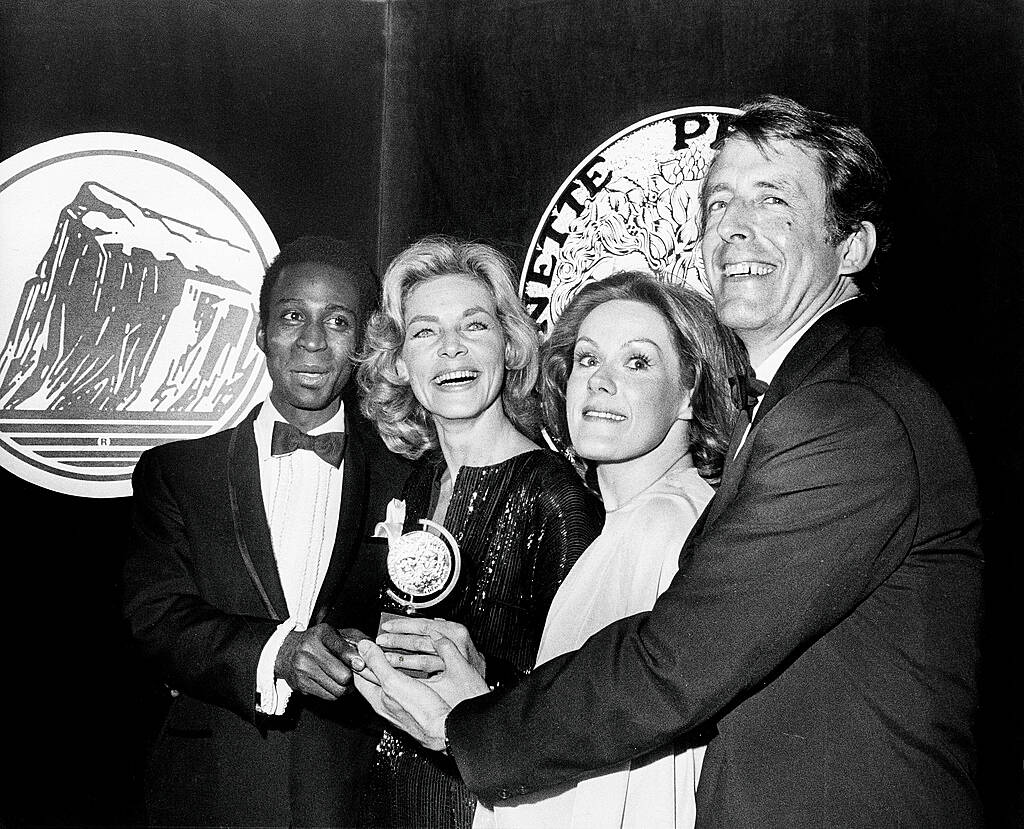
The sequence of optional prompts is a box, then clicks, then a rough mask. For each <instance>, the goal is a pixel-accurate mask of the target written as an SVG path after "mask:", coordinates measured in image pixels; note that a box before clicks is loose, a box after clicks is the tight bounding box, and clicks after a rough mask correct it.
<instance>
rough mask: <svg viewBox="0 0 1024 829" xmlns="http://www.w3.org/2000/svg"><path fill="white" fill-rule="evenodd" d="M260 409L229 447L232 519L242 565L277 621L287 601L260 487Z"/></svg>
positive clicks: (235, 431) (285, 614) (282, 617)
mask: <svg viewBox="0 0 1024 829" xmlns="http://www.w3.org/2000/svg"><path fill="white" fill-rule="evenodd" d="M259 410H260V407H259V406H257V407H256V408H254V409H253V410H252V411H251V412H249V415H248V416H247V417H246V418H245V420H243V421H242V422H241V423H239V424H238V426H236V427H235V428H234V429H233V430H232V433H231V442H230V444H229V447H228V491H229V494H230V499H231V520H232V522H233V523H234V529H235V540H236V541H237V543H238V549H239V553H240V554H241V556H242V563H243V564H244V566H245V569H246V572H247V573H248V574H249V578H250V579H252V582H253V586H254V587H255V588H256V592H257V593H259V595H260V599H261V600H262V601H263V606H264V608H265V609H266V611H267V614H268V615H269V616H270V618H271V619H273V620H274V621H278V622H280V621H284V620H285V619H287V618H288V602H287V601H286V600H285V597H284V589H283V588H282V587H281V577H280V576H279V575H278V572H277V560H276V559H275V558H274V547H273V542H272V541H271V538H270V524H269V522H268V521H267V510H266V507H265V506H264V504H263V489H262V487H261V486H260V465H259V454H258V451H257V449H256V437H255V434H254V433H253V421H254V420H255V419H256V414H257V412H259Z"/></svg>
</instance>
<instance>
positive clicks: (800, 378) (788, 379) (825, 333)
mask: <svg viewBox="0 0 1024 829" xmlns="http://www.w3.org/2000/svg"><path fill="white" fill-rule="evenodd" d="M866 306H867V302H866V301H865V300H863V299H854V300H850V301H849V302H844V303H843V304H842V305H840V306H838V307H837V308H834V309H833V310H831V311H828V312H826V313H825V314H823V315H822V316H821V317H820V318H819V319H818V320H817V321H816V322H815V323H814V325H812V326H811V327H810V328H809V329H807V331H805V332H804V335H803V336H802V337H801V338H800V339H799V340H798V341H797V343H796V345H794V346H793V350H792V351H790V352H789V354H787V355H786V359H785V360H783V361H782V365H781V366H779V370H778V372H776V374H775V378H774V379H773V380H772V382H771V385H770V386H768V390H767V391H766V392H765V393H764V399H763V400H762V401H761V405H760V406H758V408H757V414H756V415H754V422H753V425H752V426H751V428H752V429H753V428H755V427H756V426H757V424H758V423H760V422H761V420H762V419H763V418H764V417H765V415H767V414H768V412H770V411H771V410H772V409H773V408H774V407H775V404H776V403H778V402H779V401H780V400H781V399H782V398H783V397H785V396H786V395H787V394H789V393H790V392H792V391H793V390H794V389H796V388H798V387H799V386H800V384H801V383H803V382H804V380H806V379H807V376H808V375H809V374H810V373H811V372H812V371H813V370H814V368H815V367H816V366H817V365H819V364H820V363H821V362H822V360H825V359H827V358H828V355H829V352H831V351H832V349H833V348H834V347H835V346H836V344H837V343H839V342H840V341H841V340H842V339H843V338H844V337H846V336H847V335H848V334H849V333H850V328H851V326H852V325H853V324H856V318H858V317H861V316H862V315H863V313H864V311H865V308H866Z"/></svg>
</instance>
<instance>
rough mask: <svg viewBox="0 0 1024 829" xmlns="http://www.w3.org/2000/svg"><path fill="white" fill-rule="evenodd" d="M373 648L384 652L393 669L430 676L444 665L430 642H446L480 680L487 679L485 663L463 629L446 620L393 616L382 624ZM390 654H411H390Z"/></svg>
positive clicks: (466, 631)
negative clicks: (452, 645) (467, 663)
mask: <svg viewBox="0 0 1024 829" xmlns="http://www.w3.org/2000/svg"><path fill="white" fill-rule="evenodd" d="M380 630H381V632H380V633H379V634H378V636H377V644H378V645H380V646H381V648H383V650H384V655H385V656H386V657H387V659H388V661H389V662H390V663H391V664H392V665H393V666H394V667H396V668H403V669H406V670H416V671H424V672H426V673H427V674H434V673H437V672H438V671H443V670H444V669H445V663H444V661H443V660H442V659H441V657H440V656H438V655H437V652H436V650H435V649H434V639H435V638H439V637H444V638H445V639H450V640H451V641H452V642H453V643H454V644H455V647H457V648H458V649H459V653H461V654H462V656H463V657H464V658H465V659H466V660H467V661H468V662H469V664H470V665H472V667H473V669H474V670H475V671H476V672H477V673H478V674H480V676H482V677H485V676H487V663H486V661H485V660H484V657H483V655H482V654H481V653H480V652H479V651H478V650H477V649H476V646H475V645H474V644H473V640H472V638H471V637H470V635H469V631H468V630H466V627H465V626H464V625H460V624H459V623H458V622H449V621H448V620H447V619H428V618H425V617H420V616H412V617H410V616H396V617H394V618H391V619H388V620H386V621H385V622H383V623H382V624H381V626H380ZM392 650H403V651H412V652H413V653H404V654H403V653H392Z"/></svg>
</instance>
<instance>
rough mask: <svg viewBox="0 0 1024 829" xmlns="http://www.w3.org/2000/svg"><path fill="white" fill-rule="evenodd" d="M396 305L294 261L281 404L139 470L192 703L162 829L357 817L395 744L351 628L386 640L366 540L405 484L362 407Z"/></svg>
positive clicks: (349, 250) (279, 321)
mask: <svg viewBox="0 0 1024 829" xmlns="http://www.w3.org/2000/svg"><path fill="white" fill-rule="evenodd" d="M376 295H377V283H376V279H375V278H374V276H373V274H372V272H371V271H370V269H369V267H368V266H367V265H366V264H365V261H364V260H363V258H362V257H361V255H360V254H359V252H358V251H357V249H356V248H354V247H353V246H351V245H349V244H348V243H345V242H342V241H339V240H335V239H330V238H326V237H303V238H301V239H298V240H296V241H295V242H293V243H291V244H290V245H287V246H285V248H284V249H283V250H282V251H281V252H280V254H279V255H278V257H277V258H276V259H275V260H274V262H273V263H272V264H271V266H270V268H269V269H268V270H267V273H266V275H265V277H264V281H263V286H262V289H261V292H260V323H259V327H258V331H257V335H256V337H257V344H258V346H259V348H260V350H262V351H263V353H264V354H265V355H266V361H267V369H268V372H269V374H270V378H271V381H272V390H271V392H270V395H269V398H268V399H267V400H265V401H264V402H263V403H262V404H261V405H260V406H258V407H256V408H255V409H254V410H253V411H252V412H250V414H249V415H248V416H247V417H246V418H245V420H244V421H243V422H242V423H241V424H239V425H238V426H237V427H235V428H233V429H228V430H226V431H223V432H220V433H218V434H215V435H210V436H208V437H204V438H201V439H198V440H191V441H179V442H175V443H170V444H166V445H163V446H159V447H156V448H154V449H150V450H148V451H147V452H145V453H144V454H143V455H142V458H141V459H140V460H139V463H138V465H137V467H136V469H135V474H134V478H133V487H134V497H133V525H132V531H133V535H132V538H133V546H132V549H131V550H130V553H129V557H128V560H127V563H126V567H125V589H126V615H127V618H128V621H129V623H130V626H131V630H132V633H133V635H134V637H135V639H136V641H137V643H138V645H139V646H140V648H141V650H142V652H143V653H144V655H145V657H146V658H147V659H148V660H149V661H150V663H151V664H152V665H153V666H154V668H155V669H156V671H158V672H159V675H160V676H161V677H162V679H163V680H164V681H165V682H166V683H167V685H168V686H169V687H170V688H171V689H172V690H171V695H172V697H173V699H172V701H171V703H170V709H169V712H168V715H167V719H166V722H165V723H164V726H163V728H162V731H161V733H160V735H159V737H158V739H157V743H156V746H155V750H154V752H153V755H152V758H151V762H150V765H149V769H148V773H147V785H146V788H147V793H146V795H147V796H146V800H147V808H148V811H149V819H150V822H151V823H153V824H155V825H173V826H195V825H231V826H238V825H259V826H285V825H290V826H344V825H349V824H352V823H353V822H354V820H355V814H354V810H353V809H354V807H353V803H354V800H355V796H356V794H357V793H358V790H359V788H360V786H361V785H362V783H363V778H364V774H365V773H366V772H367V771H368V768H369V764H370V762H371V760H372V754H373V749H374V745H375V744H376V741H377V738H378V736H379V729H378V728H376V727H375V725H374V723H375V722H377V720H376V717H374V715H373V713H372V712H371V711H370V709H369V708H368V707H367V706H366V705H365V703H363V701H362V700H361V699H360V698H359V696H358V694H354V693H350V692H349V691H350V684H351V683H350V680H351V673H350V671H349V668H348V667H347V666H346V665H345V664H344V663H343V662H342V661H341V659H340V656H341V654H342V652H343V651H344V649H345V648H346V647H349V645H347V643H346V640H345V638H344V636H343V634H342V633H339V632H338V630H337V628H339V627H341V628H344V627H358V628H363V629H366V630H375V629H376V626H377V624H378V619H379V611H378V609H377V607H378V606H377V599H378V596H379V590H380V586H381V579H382V577H383V562H382V560H381V559H380V556H379V554H376V553H375V552H373V550H374V548H373V547H372V545H369V544H367V545H364V544H363V540H364V539H366V538H367V537H368V536H369V535H370V534H371V533H372V529H373V526H374V524H375V522H376V521H379V520H382V519H383V516H384V510H385V505H386V504H387V502H388V500H389V499H390V498H391V497H393V496H394V495H395V494H397V491H398V489H399V488H400V487H401V484H402V481H403V479H404V475H405V462H404V461H402V460H400V459H399V458H397V457H396V456H394V455H392V454H391V453H390V452H388V451H387V450H386V449H385V448H384V446H383V444H382V443H381V441H380V439H379V437H378V436H377V434H376V432H375V430H374V429H373V428H372V426H371V425H370V424H368V423H367V422H366V421H365V420H363V419H361V417H360V414H359V410H358V404H357V402H356V400H355V398H354V396H353V395H352V394H350V393H349V390H350V389H351V387H352V386H354V383H350V382H349V380H350V378H351V376H352V373H353V371H352V369H353V357H354V355H355V353H356V350H357V347H358V345H359V340H360V337H361V332H362V329H363V324H364V321H365V320H366V318H367V316H368V314H369V312H370V311H371V310H372V308H373V306H374V304H375V300H376Z"/></svg>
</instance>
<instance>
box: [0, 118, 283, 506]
mask: <svg viewBox="0 0 1024 829" xmlns="http://www.w3.org/2000/svg"><path fill="white" fill-rule="evenodd" d="M277 252H278V247H277V243H276V241H275V240H274V236H273V234H272V233H271V231H270V228H269V227H268V226H267V223H266V222H265V221H264V220H263V217H262V216H261V215H260V214H259V211H257V209H256V208H255V207H254V206H253V204H252V202H251V201H250V200H249V199H248V198H247V197H246V195H245V194H244V193H243V192H242V191H241V190H240V189H239V188H238V187H237V186H236V185H235V184H233V183H232V182H231V181H230V180H229V179H228V178H227V177H226V176H225V175H224V174H223V173H221V172H220V171H218V170H217V169H216V168H215V167H213V166H211V165H210V164H208V163H207V162H205V161H203V160H202V159H201V158H199V157H198V156H195V155H193V154H192V153H190V152H187V151H186V150H183V149H181V148H180V147H176V146H174V145H173V144H168V143H165V142H163V141H157V140H155V139H152V138H146V137H143V136H138V135H129V134H126V133H83V134H79V135H69V136H65V137H63V138H57V139H55V140H53V141H47V142H45V143H43V144H38V145H36V146H35V147H31V148H29V149H27V150H25V151H24V152H21V153H18V154H17V155H15V156H12V157H11V158H8V159H7V160H5V161H3V162H0V265H2V270H0V338H2V339H0V342H2V343H3V345H2V351H0V465H2V466H3V467H5V468H6V469H8V470H10V471H11V472H13V473H14V474H16V475H18V476H20V477H22V478H24V479H26V480H28V481H31V482H32V483H35V484H38V485H40V486H44V487H46V488H48V489H52V490H55V491H57V492H63V493H66V494H69V495H82V496H89V497H101V498H107V497H119V496H126V495H130V494H131V473H132V470H133V469H134V467H135V463H136V461H138V459H139V455H140V454H141V453H142V452H143V450H145V449H147V448H148V447H150V446H155V445H157V444H161V443H166V442H167V441H171V440H176V439H179V438H190V437H201V436H202V435H205V434H208V433H210V432H214V431H219V430H220V429H224V428H226V427H228V426H231V425H234V424H235V423H237V422H238V421H239V420H240V419H241V418H242V417H243V416H244V414H245V413H246V412H247V411H248V409H249V408H250V407H251V406H252V405H253V404H254V403H255V402H256V401H257V400H259V399H260V398H262V397H263V396H264V395H265V394H266V393H267V391H268V390H269V380H268V379H267V377H266V372H265V370H264V364H263V358H262V355H261V354H260V352H259V350H258V349H257V348H256V346H255V335H256V327H257V324H258V322H259V313H258V307H257V306H258V299H259V286H260V282H261V280H262V277H263V273H264V271H265V270H266V267H267V265H268V264H269V263H270V261H271V260H272V259H273V257H274V256H276V255H277Z"/></svg>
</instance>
